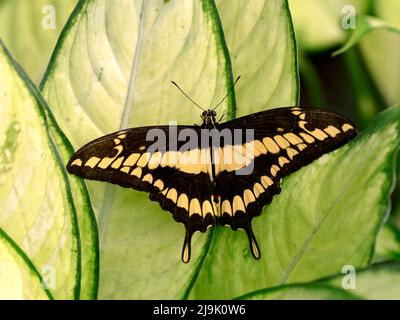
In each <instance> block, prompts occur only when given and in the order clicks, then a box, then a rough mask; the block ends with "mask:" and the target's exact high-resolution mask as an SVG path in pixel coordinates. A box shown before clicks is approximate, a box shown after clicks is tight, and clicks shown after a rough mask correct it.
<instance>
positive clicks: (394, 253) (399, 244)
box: [373, 223, 400, 263]
mask: <svg viewBox="0 0 400 320" xmlns="http://www.w3.org/2000/svg"><path fill="white" fill-rule="evenodd" d="M390 260H400V231H399V230H398V229H397V227H396V226H394V225H393V224H392V223H386V224H385V225H384V226H383V228H382V229H381V231H380V232H379V235H378V239H377V241H376V247H375V256H374V261H373V262H374V263H376V262H383V261H390Z"/></svg>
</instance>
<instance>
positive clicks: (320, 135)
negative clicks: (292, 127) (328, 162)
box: [299, 121, 328, 141]
mask: <svg viewBox="0 0 400 320" xmlns="http://www.w3.org/2000/svg"><path fill="white" fill-rule="evenodd" d="M306 124H307V122H306V121H300V122H299V127H300V128H301V129H303V130H304V131H306V132H308V133H309V134H311V135H312V136H314V137H315V138H317V139H318V140H320V141H324V140H325V139H326V138H328V135H327V134H326V133H325V132H324V131H322V130H321V129H318V128H317V129H314V130H313V131H311V130H308V129H307V128H306Z"/></svg>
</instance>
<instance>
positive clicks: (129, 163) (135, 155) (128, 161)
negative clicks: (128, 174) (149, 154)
mask: <svg viewBox="0 0 400 320" xmlns="http://www.w3.org/2000/svg"><path fill="white" fill-rule="evenodd" d="M139 157H140V153H132V154H131V155H130V156H129V157H128V158H127V159H126V160H125V162H124V166H128V167H129V166H133V165H134V164H135V163H136V161H138V159H139Z"/></svg>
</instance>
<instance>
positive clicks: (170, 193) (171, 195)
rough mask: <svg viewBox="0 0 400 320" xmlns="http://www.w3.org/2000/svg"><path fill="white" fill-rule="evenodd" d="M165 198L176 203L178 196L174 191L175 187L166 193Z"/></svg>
mask: <svg viewBox="0 0 400 320" xmlns="http://www.w3.org/2000/svg"><path fill="white" fill-rule="evenodd" d="M167 198H168V199H170V200H171V201H172V202H173V203H176V200H177V198H178V193H177V192H176V189H174V188H171V189H170V190H169V191H168V193H167Z"/></svg>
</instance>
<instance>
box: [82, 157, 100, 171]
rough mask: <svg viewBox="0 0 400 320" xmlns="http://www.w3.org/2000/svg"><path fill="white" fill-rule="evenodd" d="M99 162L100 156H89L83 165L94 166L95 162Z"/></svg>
mask: <svg viewBox="0 0 400 320" xmlns="http://www.w3.org/2000/svg"><path fill="white" fill-rule="evenodd" d="M99 162H100V158H97V157H91V158H90V159H89V160H88V161H86V163H85V166H86V167H90V168H92V169H93V168H94V167H95V166H97V164H98V163H99Z"/></svg>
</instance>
